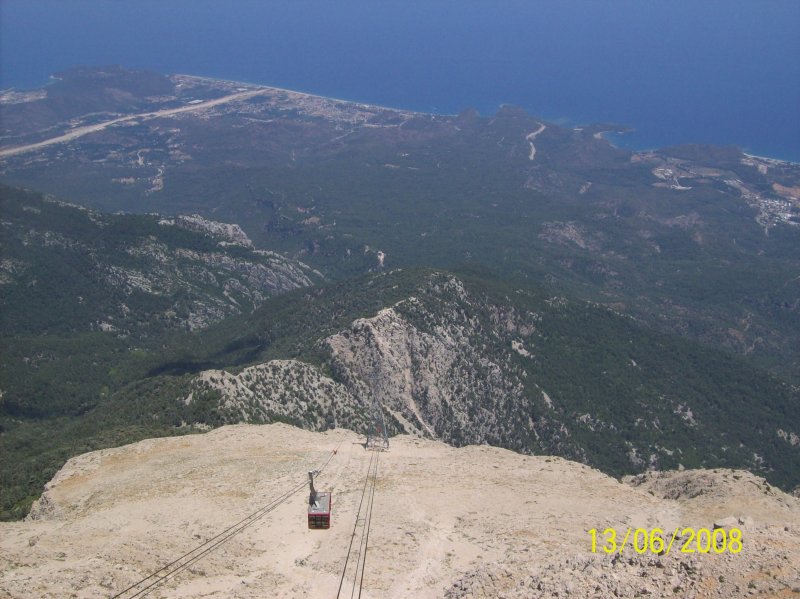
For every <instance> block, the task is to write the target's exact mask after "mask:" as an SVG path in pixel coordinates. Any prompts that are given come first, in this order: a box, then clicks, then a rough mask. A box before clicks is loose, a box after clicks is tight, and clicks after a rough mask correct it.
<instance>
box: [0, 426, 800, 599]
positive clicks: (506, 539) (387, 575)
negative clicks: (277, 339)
mask: <svg viewBox="0 0 800 599" xmlns="http://www.w3.org/2000/svg"><path fill="white" fill-rule="evenodd" d="M362 442H363V437H361V436H358V435H356V434H354V433H351V432H349V431H344V430H332V431H328V432H326V433H314V432H308V431H303V430H300V429H296V428H294V427H290V426H286V425H282V424H278V425H268V426H253V425H237V426H228V427H223V428H220V429H217V430H214V431H212V432H209V433H206V434H201V435H189V436H185V437H173V438H162V439H151V440H146V441H141V442H139V443H135V444H133V445H128V446H125V447H120V448H116V449H106V450H101V451H97V452H92V453H89V454H85V455H82V456H78V457H75V458H73V459H71V460H70V461H69V462H67V464H66V465H65V466H64V467H63V468H62V469H61V471H59V472H58V473H57V474H56V476H55V477H54V478H53V480H52V481H51V482H50V483H49V484H48V485H47V487H46V490H45V493H44V495H43V496H42V499H41V500H40V501H39V502H38V503H37V504H36V505H35V506H34V509H33V510H32V512H31V515H30V517H29V518H28V519H27V520H26V521H25V522H4V523H0V595H2V596H4V597H9V598H11V599H22V598H28V597H41V598H59V599H60V598H61V597H70V596H75V597H108V596H112V595H114V594H116V593H118V592H119V591H121V590H122V589H124V588H126V587H127V586H128V585H130V584H133V583H135V582H136V581H138V580H140V579H142V578H144V577H145V576H147V575H148V574H150V573H151V572H153V571H154V570H156V569H157V568H159V567H161V566H163V565H164V564H165V563H169V562H170V561H172V560H174V559H176V558H177V557H179V556H180V555H182V554H184V553H185V552H187V551H190V550H192V549H194V548H196V547H197V546H198V545H200V544H201V543H203V541H205V540H207V539H210V538H212V537H214V536H215V535H217V534H219V533H220V532H221V531H223V530H224V529H226V528H227V527H229V526H231V525H232V524H235V523H236V522H239V521H240V520H241V519H242V518H243V517H245V516H246V515H247V514H250V513H252V512H253V511H254V510H256V509H258V508H259V507H262V506H264V505H267V504H269V503H270V502H271V501H272V500H274V499H276V498H278V497H280V496H281V495H282V494H283V493H285V492H286V490H287V489H289V488H292V487H294V486H295V485H297V484H298V483H302V482H303V481H304V480H305V478H306V471H307V470H309V469H311V468H314V467H318V466H319V465H321V464H322V463H324V462H325V461H326V460H327V459H328V458H329V457H331V461H330V464H329V465H328V467H327V468H326V469H325V470H324V471H323V473H322V474H321V475H320V476H319V477H318V479H317V485H318V487H319V488H320V489H324V490H331V491H333V497H334V502H333V505H334V508H333V514H332V526H331V528H330V530H327V531H319V530H316V531H314V530H309V529H308V528H307V523H306V504H307V493H306V487H303V486H302V485H301V490H300V491H299V492H297V493H296V494H295V495H293V496H291V497H290V498H289V499H288V500H287V501H285V502H284V503H282V504H280V505H279V506H278V507H277V508H276V509H275V510H274V511H272V512H270V513H269V514H267V515H266V516H265V517H263V518H262V519H259V520H258V521H256V522H255V523H254V524H252V525H251V526H248V527H247V528H246V529H244V530H243V532H241V534H238V535H236V536H235V537H232V538H231V539H230V540H228V541H227V542H225V543H224V544H222V545H220V546H219V547H218V548H217V549H216V550H214V551H211V552H209V553H208V554H207V555H206V556H205V557H204V558H203V559H202V560H200V561H197V562H195V563H193V564H192V565H191V566H190V567H188V568H186V569H185V570H183V571H181V572H180V573H179V574H178V575H177V576H175V577H174V578H170V579H169V580H168V581H167V582H166V583H165V584H164V585H163V586H160V587H158V588H156V589H154V592H153V593H152V595H151V596H153V597H176V598H177V597H185V598H189V597H192V598H202V597H230V598H242V599H244V598H256V597H287V598H294V597H297V598H301V597H332V596H335V594H336V590H337V587H338V585H339V579H340V575H341V572H342V567H343V563H344V558H345V555H346V553H347V548H348V543H349V542H350V539H351V535H352V532H353V525H354V522H355V520H356V514H357V511H358V505H359V498H360V496H361V490H362V488H363V484H364V475H365V473H366V470H367V468H366V466H367V462H368V461H369V457H370V453H369V452H365V451H364V449H363V446H362V445H361V443H362ZM337 447H338V452H337V453H336V455H333V456H331V452H332V450H333V449H335V448H337ZM379 465H380V467H379V471H378V478H377V485H376V494H375V502H374V507H373V513H372V519H371V527H370V535H369V552H368V559H367V561H366V569H365V573H364V578H363V593H364V595H363V596H366V597H371V598H373V599H389V598H392V599H393V598H400V599H402V598H409V599H412V598H413V599H428V598H439V597H446V598H448V599H468V598H469V599H497V598H499V597H505V598H507V599H528V598H549V597H567V596H568V597H598V598H605V597H630V598H633V597H681V598H695V599H700V598H705V597H741V596H767V597H789V596H793V593H794V594H796V593H800V574H798V573H800V500H798V499H797V498H794V497H791V496H789V495H786V494H784V493H782V492H780V491H778V490H777V489H775V488H773V487H770V486H769V485H768V484H767V483H766V482H765V481H764V480H763V479H761V478H759V477H756V476H753V475H751V474H749V473H746V472H742V471H735V470H714V471H711V470H703V471H685V472H666V473H658V474H649V475H646V476H643V477H636V478H635V479H629V480H627V481H623V482H620V481H617V480H615V479H613V478H611V477H609V476H606V475H604V474H601V473H600V472H597V471H596V470H593V469H591V468H589V467H587V466H584V465H582V464H578V463H575V462H570V461H568V460H564V459H561V458H551V457H546V456H538V457H532V456H522V455H519V454H515V453H513V452H510V451H506V450H502V449H496V448H493V447H487V446H472V447H464V448H460V449H455V448H453V447H449V446H447V445H445V444H443V443H440V442H435V441H429V440H422V439H418V438H413V437H409V436H399V437H395V438H393V439H391V447H390V449H389V451H388V452H384V453H381V454H380V456H379ZM362 515H363V514H362ZM715 525H716V526H721V527H723V529H724V530H726V531H729V530H730V529H732V528H739V529H741V531H742V535H743V537H742V539H743V541H742V542H743V546H742V551H741V552H739V553H736V554H731V553H729V552H727V551H726V552H722V553H720V554H715V553H714V552H711V553H694V554H687V553H681V552H680V551H676V547H677V546H678V544H679V543H683V542H685V541H686V540H687V539H688V538H689V536H688V533H685V534H683V535H682V536H680V538H679V539H678V540H677V541H676V542H675V545H674V546H673V548H672V550H671V552H670V553H669V554H668V555H657V554H654V553H651V552H649V551H648V552H645V553H643V554H639V553H637V552H636V551H635V550H632V549H631V546H628V548H627V549H625V550H624V551H623V553H622V555H620V554H619V553H617V554H613V555H606V554H605V553H603V552H602V551H598V552H596V553H592V551H591V539H590V535H589V531H590V530H591V529H599V530H601V531H602V530H603V529H605V528H606V527H613V528H615V529H616V530H618V531H619V532H620V538H621V536H622V535H623V534H624V532H625V531H626V530H627V528H628V527H631V528H633V529H636V528H642V529H646V530H651V529H653V528H655V527H659V528H663V529H664V530H665V531H669V533H670V534H671V533H672V531H673V530H675V528H679V529H683V528H685V527H693V528H695V529H699V528H708V529H712V528H713V527H714V526H715ZM355 550H356V551H357V548H356V549H355ZM351 585H352V580H350V579H347V580H345V585H344V586H345V588H346V589H347V591H348V593H349V590H350V587H351Z"/></svg>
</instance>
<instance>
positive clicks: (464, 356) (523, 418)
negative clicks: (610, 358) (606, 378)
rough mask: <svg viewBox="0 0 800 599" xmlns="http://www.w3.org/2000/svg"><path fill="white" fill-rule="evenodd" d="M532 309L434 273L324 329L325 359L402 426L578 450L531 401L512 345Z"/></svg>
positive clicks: (526, 329)
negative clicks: (333, 330) (383, 304)
mask: <svg viewBox="0 0 800 599" xmlns="http://www.w3.org/2000/svg"><path fill="white" fill-rule="evenodd" d="M538 318H539V316H538V315H537V314H533V313H527V314H521V313H519V312H518V311H517V310H515V309H513V308H505V307H500V306H497V305H494V304H492V303H487V302H486V301H484V300H483V299H482V298H477V297H473V296H471V295H470V294H469V293H468V292H467V291H466V290H465V288H464V286H463V284H462V283H461V281H459V280H458V279H457V278H455V277H453V276H449V275H432V276H431V277H430V279H429V280H428V284H427V285H426V286H424V287H423V288H421V289H420V292H419V294H418V295H417V296H415V297H410V298H408V299H407V300H404V301H402V302H400V303H398V304H397V305H395V306H393V307H391V308H386V309H384V310H381V311H380V312H379V313H378V314H377V315H375V316H374V317H372V318H364V319H359V320H356V321H355V322H353V324H352V325H351V326H350V327H349V328H348V329H346V330H344V331H342V332H340V333H338V334H336V335H333V336H330V337H328V338H327V339H325V342H324V343H325V345H326V346H327V347H328V348H329V349H330V352H331V355H332V367H333V369H334V372H335V373H336V374H337V375H338V377H339V378H340V380H342V381H343V382H344V384H345V386H347V387H348V388H349V389H350V391H351V392H352V393H353V395H355V396H356V397H359V398H362V401H363V402H366V401H368V399H369V398H370V397H377V398H378V399H379V401H380V402H381V404H382V405H383V406H384V408H385V409H386V410H387V411H388V412H390V413H391V414H392V415H393V416H395V418H396V419H397V420H398V421H399V422H401V423H402V424H403V426H404V428H405V430H406V431H407V432H415V433H418V434H422V435H426V436H430V437H433V438H437V439H442V440H445V441H447V442H451V443H455V444H457V445H462V444H469V443H492V444H500V445H503V446H506V447H512V448H515V449H524V450H526V451H530V450H531V449H533V448H535V449H541V450H550V451H557V452H559V453H562V454H571V455H580V451H579V450H577V449H576V448H574V447H573V446H572V445H571V442H570V439H569V433H568V431H567V429H566V428H564V427H563V426H561V425H560V424H557V423H555V422H553V421H552V420H551V419H550V414H549V413H548V412H549V411H550V410H548V409H547V408H546V406H544V405H543V404H542V402H541V400H540V401H538V402H537V401H531V397H530V395H529V393H530V388H531V387H533V388H535V386H534V385H530V384H529V385H528V386H526V384H525V380H524V379H525V378H526V376H525V373H524V372H523V370H522V369H520V368H519V367H517V366H516V365H515V364H514V359H513V358H514V354H518V355H524V354H525V353H529V352H528V350H526V349H525V348H524V346H525V345H526V343H527V344H530V343H531V342H532V336H533V334H534V332H535V331H536V322H537V319H538Z"/></svg>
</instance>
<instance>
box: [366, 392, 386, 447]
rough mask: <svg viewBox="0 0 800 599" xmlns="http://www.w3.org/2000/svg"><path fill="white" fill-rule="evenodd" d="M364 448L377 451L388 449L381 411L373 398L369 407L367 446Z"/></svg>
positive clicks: (384, 422)
mask: <svg viewBox="0 0 800 599" xmlns="http://www.w3.org/2000/svg"><path fill="white" fill-rule="evenodd" d="M365 447H366V448H367V449H375V450H378V451H385V450H387V449H389V435H388V433H387V432H386V421H385V420H384V419H383V409H382V408H381V405H380V404H379V403H378V400H377V399H376V398H375V397H373V398H372V401H371V402H370V406H369V428H368V429H367V444H366V446H365Z"/></svg>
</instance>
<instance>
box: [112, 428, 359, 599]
mask: <svg viewBox="0 0 800 599" xmlns="http://www.w3.org/2000/svg"><path fill="white" fill-rule="evenodd" d="M343 439H344V433H342V436H341V437H340V438H339V442H338V444H337V445H336V449H334V450H333V451H331V452H330V454H329V455H328V458H327V460H326V461H325V463H324V464H322V466H320V467H319V468H318V469H317V472H322V471H323V470H325V468H326V467H327V466H328V464H330V462H331V460H332V459H333V456H335V455H336V454H337V452H338V451H339V447H340V446H341V444H342V441H343ZM306 484H308V483H307V481H306V480H304V481H303V482H302V483H299V484H298V485H297V486H295V487H293V488H292V490H291V491H288V492H287V493H284V494H283V495H281V496H280V497H278V499H274V500H273V501H271V502H270V503H268V504H267V505H265V506H263V507H261V508H259V509H258V510H256V511H255V512H253V513H251V514H250V515H248V516H245V517H244V518H242V519H241V520H239V522H237V523H236V524H233V525H232V526H229V527H228V528H226V529H225V530H223V531H222V532H221V533H219V534H217V535H216V536H214V537H212V538H210V539H208V540H206V541H205V542H203V543H202V544H200V545H198V546H197V547H195V548H194V549H192V550H191V551H187V552H186V553H184V554H183V555H181V556H180V557H179V558H177V559H175V560H173V561H171V562H170V563H168V564H166V565H164V566H162V567H161V568H159V569H158V570H155V571H153V572H152V573H151V574H150V575H149V576H145V577H144V578H142V579H141V580H139V581H138V582H135V583H134V584H132V585H130V586H129V587H127V588H126V589H124V590H122V591H120V592H119V593H117V594H116V595H114V596H113V597H111V599H119V597H122V595H124V594H125V593H127V592H128V591H131V590H133V589H134V588H136V587H138V586H141V585H142V584H144V583H145V582H147V581H148V580H151V579H156V580H155V581H153V582H151V583H150V584H149V585H147V586H146V587H144V588H143V589H140V590H139V591H137V592H136V593H134V594H133V595H131V596H130V597H129V598H128V599H134V598H135V597H144V596H146V595H148V594H149V593H150V592H152V590H154V589H155V587H156V586H158V585H159V584H161V583H163V582H166V581H167V580H169V579H171V578H174V576H175V575H177V573H178V572H179V571H181V570H183V569H185V568H187V567H188V566H190V565H191V564H193V563H194V562H196V561H197V560H199V559H200V558H202V557H204V556H205V555H206V554H208V553H210V552H211V551H213V550H214V549H216V548H217V547H218V546H219V545H221V544H222V543H224V542H226V541H228V540H230V539H231V538H232V537H234V536H236V535H237V534H239V533H240V532H242V531H243V530H244V529H245V528H247V527H248V526H250V525H251V524H253V523H255V522H257V521H258V520H260V519H261V518H263V517H264V516H265V515H266V514H268V513H269V512H271V511H273V510H274V509H275V508H277V507H278V506H279V505H281V504H282V503H283V502H285V501H286V500H287V499H289V498H290V497H291V496H292V495H294V494H295V493H297V492H298V491H299V490H300V489H302V488H303V487H305V486H306ZM234 529H235V530H234ZM214 541H217V542H216V543H214ZM211 543H213V545H211V546H210V547H206V546H207V545H209V544H211ZM204 547H206V549H205V550H204V551H202V552H200V553H199V554H198V555H196V556H194V557H192V558H191V559H190V560H189V561H187V562H185V563H180V562H182V561H183V560H184V559H186V558H187V557H189V556H190V555H192V554H193V553H196V552H198V551H200V550H201V549H203V548H204ZM173 566H175V568H173V569H172V570H170V571H168V572H167V573H166V574H164V575H163V576H162V575H160V574H159V573H160V572H163V571H164V570H169V569H170V568H172V567H173ZM145 591H147V592H145Z"/></svg>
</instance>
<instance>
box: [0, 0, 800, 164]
mask: <svg viewBox="0 0 800 599" xmlns="http://www.w3.org/2000/svg"><path fill="white" fill-rule="evenodd" d="M799 27H800V2H798V1H797V0H718V1H712V0H703V1H698V0H670V1H656V0H653V1H644V0H630V1H617V0H613V1H612V0H609V1H604V2H600V1H588V0H587V1H570V0H557V1H550V0H548V1H532V0H526V1H503V0H492V1H485V2H484V1H480V2H479V1H471V0H427V1H423V0H417V1H414V0H403V1H397V2H393V1H381V0H369V1H365V0H338V1H319V0H315V1H306V0H289V1H280V0H271V1H237V0H228V1H225V2H222V1H217V0H166V1H165V0H131V1H128V0H115V1H112V0H102V1H98V0H94V1H88V0H70V1H64V0H47V1H46V0H0V87H3V88H8V87H17V88H28V87H36V86H39V85H41V84H43V83H46V82H47V80H48V76H49V75H50V74H51V73H53V72H56V71H58V70H61V69H64V68H67V67H70V66H74V65H84V64H91V65H103V64H111V63H115V64H122V65H124V66H128V67H137V68H142V67H144V68H150V69H155V70H158V71H162V72H167V73H169V72H183V73H191V74H198V75H208V76H214V77H220V78H225V79H237V80H243V81H251V82H257V83H264V84H270V85H276V86H279V87H287V88H293V89H298V90H302V91H307V92H312V93H317V94H323V95H330V96H335V97H339V98H347V99H352V100H358V101H362V102H368V103H374V104H384V105H387V106H394V107H402V108H409V109H415V110H422V111H432V112H442V113H453V112H459V111H461V110H462V109H464V108H466V107H468V106H474V107H476V108H478V110H480V111H481V112H482V113H484V114H489V113H493V112H494V111H495V110H496V109H497V107H498V106H499V105H500V104H502V103H511V104H516V105H519V106H522V107H524V108H525V109H527V110H528V111H529V112H531V113H533V114H536V115H539V116H541V117H543V118H546V119H549V120H553V121H557V122H562V123H564V124H577V123H585V122H616V123H620V124H625V125H629V126H631V127H633V128H635V131H634V132H633V133H631V134H627V135H625V136H623V137H622V138H618V139H617V143H621V144H624V145H628V146H629V147H633V148H638V149H642V148H648V147H657V146H664V145H667V144H677V143H685V142H708V143H717V144H729V143H730V144H737V145H740V146H742V147H743V148H744V149H745V150H746V151H750V152H752V153H756V154H761V155H768V156H774V157H778V158H786V159H792V160H797V161H800V34H798V28H799Z"/></svg>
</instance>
